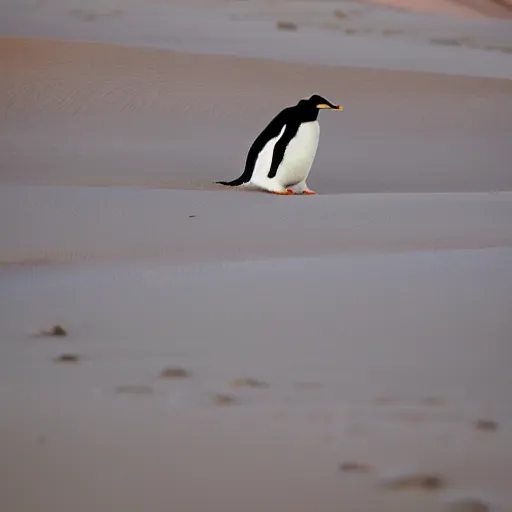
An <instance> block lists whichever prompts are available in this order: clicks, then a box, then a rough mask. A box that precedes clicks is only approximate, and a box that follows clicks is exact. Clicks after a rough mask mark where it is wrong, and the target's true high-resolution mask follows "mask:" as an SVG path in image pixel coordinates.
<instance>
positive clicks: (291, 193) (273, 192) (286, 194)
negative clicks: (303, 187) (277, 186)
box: [272, 188, 295, 196]
mask: <svg viewBox="0 0 512 512" xmlns="http://www.w3.org/2000/svg"><path fill="white" fill-rule="evenodd" d="M272 194H278V195H280V196H291V195H293V194H295V192H294V191H293V190H292V189H290V188H287V189H286V190H283V191H275V190H272Z"/></svg>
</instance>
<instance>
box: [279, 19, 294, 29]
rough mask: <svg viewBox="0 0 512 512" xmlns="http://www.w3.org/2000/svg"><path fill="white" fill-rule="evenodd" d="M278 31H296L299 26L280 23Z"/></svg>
mask: <svg viewBox="0 0 512 512" xmlns="http://www.w3.org/2000/svg"><path fill="white" fill-rule="evenodd" d="M277 29H278V30H288V31H296V30H297V29H298V26H297V24H296V23H293V22H292V21H278V22H277Z"/></svg>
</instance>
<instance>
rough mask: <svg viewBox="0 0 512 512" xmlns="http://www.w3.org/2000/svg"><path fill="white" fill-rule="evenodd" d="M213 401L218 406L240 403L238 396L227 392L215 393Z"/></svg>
mask: <svg viewBox="0 0 512 512" xmlns="http://www.w3.org/2000/svg"><path fill="white" fill-rule="evenodd" d="M212 401H213V403H214V404H215V405H218V406H226V405H235V404H237V403H238V398H237V397H236V396H234V395H229V394H227V393H215V394H214V395H213V396H212Z"/></svg>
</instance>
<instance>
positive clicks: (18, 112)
mask: <svg viewBox="0 0 512 512" xmlns="http://www.w3.org/2000/svg"><path fill="white" fill-rule="evenodd" d="M0 60H1V62H2V63H3V65H4V68H5V71H6V73H5V74H4V78H3V79H2V80H1V81H0V93H1V94H0V98H1V99H0V101H1V102H2V104H3V105H2V108H3V112H4V113H3V121H2V123H1V125H0V134H1V139H0V155H1V156H0V159H1V160H0V162H1V165H0V180H2V182H4V183H5V182H9V183H27V182H28V183H37V184H59V185H74V184H79V185H100V186H102V185H121V186H123V185H126V186H150V187H165V188H205V187H211V184H212V182H213V181H215V180H225V179H231V178H234V177H236V176H238V175H239V174H240V173H241V171H242V170H243V166H244V163H245V157H246V152H247V150H248V148H249V146H250V144H251V143H252V140H253V139H254V138H255V137H256V135H257V134H258V133H259V131H260V130H262V129H263V127H264V126H265V125H266V124H267V123H268V121H269V119H271V118H272V117H273V116H274V115H275V113H276V112H277V111H279V109H281V108H282V107H283V106H286V105H289V104H292V103H295V102H296V101H297V100H298V99H300V98H302V97H304V96H307V95H310V94H312V93H313V92H320V93H322V94H324V95H325V96H326V97H328V98H332V100H333V101H336V102H339V103H340V104H342V105H344V107H345V111H344V112H341V113H338V112H322V114H321V121H322V138H321V142H320V148H319V152H318V157H317V159H316V160H315V168H316V169H318V170H321V171H320V172H313V173H312V176H311V186H312V187H313V188H314V189H318V191H319V192H322V193H324V194H325V193H328V194H333V193H336V194H339V193H347V192H447V191H453V192H466V191H496V190H512V172H511V171H510V165H509V163H510V157H511V149H510V129H511V126H510V119H511V118H512V101H511V99H512V80H498V79H485V78H478V79H468V78H467V77H453V76H440V75H435V74H426V73H423V74H420V73H412V72H392V71H380V70H366V69H364V70H363V69H338V68H327V67H320V66H316V67H313V66H306V65H298V64H291V63H287V64H285V63H277V62H271V61H264V60H249V59H241V58H234V57H219V56H207V55H202V56H199V55H194V56H190V55H188V54H182V53H181V54H180V53H171V52H165V51H156V50H151V49H140V48H138V49H133V48H123V47H116V46H110V45H104V44H84V43H63V42H48V41H34V40H32V41H31V40H17V39H3V40H0ZM511 64H512V59H511ZM511 69H512V68H511ZM262 83H264V84H265V86H264V87H262V85H261V84H262ZM397 88H398V90H397ZM27 144H29V145H30V148H31V150H30V151H28V150H27Z"/></svg>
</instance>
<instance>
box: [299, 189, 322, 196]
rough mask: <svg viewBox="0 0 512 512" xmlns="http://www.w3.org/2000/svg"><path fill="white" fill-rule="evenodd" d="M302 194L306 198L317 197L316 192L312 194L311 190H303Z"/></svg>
mask: <svg viewBox="0 0 512 512" xmlns="http://www.w3.org/2000/svg"><path fill="white" fill-rule="evenodd" d="M302 193H303V194H305V195H307V196H316V195H318V194H317V193H316V192H313V190H304V192H302Z"/></svg>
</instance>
